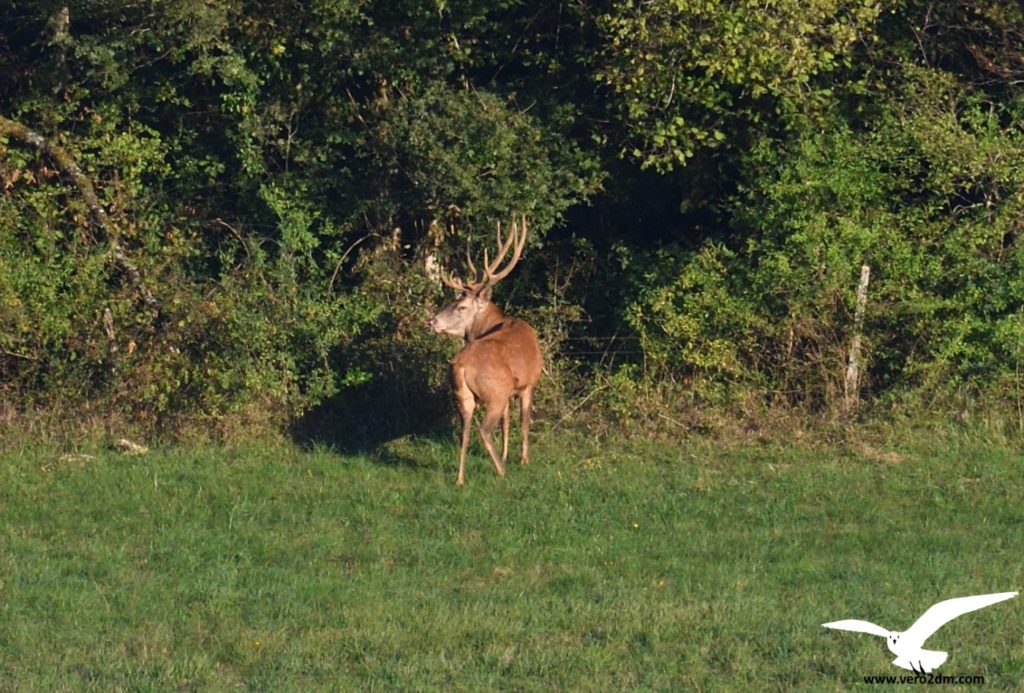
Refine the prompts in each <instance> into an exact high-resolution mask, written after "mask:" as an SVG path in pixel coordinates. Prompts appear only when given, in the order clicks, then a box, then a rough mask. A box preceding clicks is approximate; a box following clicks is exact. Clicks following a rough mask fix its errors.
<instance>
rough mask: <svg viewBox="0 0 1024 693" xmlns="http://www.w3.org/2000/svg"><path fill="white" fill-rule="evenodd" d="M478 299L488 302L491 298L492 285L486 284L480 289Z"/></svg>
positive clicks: (481, 301)
mask: <svg viewBox="0 0 1024 693" xmlns="http://www.w3.org/2000/svg"><path fill="white" fill-rule="evenodd" d="M476 300H477V301H478V302H480V303H486V302H487V301H490V300H491V287H490V286H485V287H482V288H481V289H480V291H478V292H477V294H476Z"/></svg>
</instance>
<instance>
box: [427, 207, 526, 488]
mask: <svg viewBox="0 0 1024 693" xmlns="http://www.w3.org/2000/svg"><path fill="white" fill-rule="evenodd" d="M525 243H526V217H525V216H523V217H522V222H521V228H520V225H519V224H517V223H516V222H515V221H513V222H512V234H511V235H510V236H509V237H508V238H506V239H504V240H502V237H501V224H500V223H499V224H498V253H497V256H496V257H495V259H494V261H493V262H490V261H489V260H488V257H487V251H486V250H485V251H484V276H483V279H482V280H480V279H478V276H477V270H476V267H475V266H474V265H473V260H472V258H470V257H469V255H468V253H467V256H466V261H467V263H468V265H469V269H470V271H471V272H472V273H473V279H472V280H470V281H467V282H463V281H460V280H458V279H455V278H453V277H451V276H448V275H446V274H445V273H443V272H442V273H441V280H442V281H443V282H444V283H445V284H447V285H448V286H449V287H451V288H453V289H455V290H456V291H457V292H459V297H458V298H456V299H455V301H454V302H453V303H451V304H449V305H447V306H445V307H444V308H443V309H442V310H441V311H440V312H439V313H438V314H437V315H435V316H434V317H433V318H432V319H431V320H430V322H429V323H428V326H429V327H430V329H432V330H433V331H434V332H437V333H445V334H451V335H455V336H457V337H462V338H463V339H464V340H465V346H464V347H463V348H462V351H460V352H459V353H458V354H456V355H455V358H453V359H452V363H451V377H452V387H453V389H454V390H455V402H456V404H457V405H458V408H459V414H460V415H461V416H462V450H461V452H460V453H459V476H458V478H457V479H456V483H457V484H458V485H459V486H461V485H463V484H464V483H466V471H465V470H466V450H467V449H468V448H469V432H470V428H471V427H472V424H473V410H474V409H476V405H477V402H478V401H480V402H483V405H484V407H485V410H484V419H483V422H481V424H480V436H481V437H482V438H483V441H484V447H485V448H487V452H488V453H490V455H491V460H492V461H493V462H494V469H495V471H496V472H497V473H498V476H505V461H506V460H507V459H508V429H509V401H510V400H511V399H512V397H514V396H517V395H518V396H519V402H520V409H519V411H520V424H521V426H522V431H523V453H522V463H523V464H528V463H529V462H530V444H529V435H530V406H531V404H532V402H533V391H534V388H536V387H537V381H538V380H540V371H541V355H540V344H539V343H538V342H537V334H536V333H535V332H534V331H533V328H532V327H530V326H529V325H527V324H526V323H525V322H523V321H522V320H517V319H516V318H513V317H510V316H508V315H506V314H505V312H504V311H503V310H502V309H501V308H499V307H498V306H496V305H495V304H494V303H493V302H492V301H491V289H492V287H493V286H494V285H495V284H496V283H498V282H499V281H500V280H502V279H504V278H505V277H506V276H508V274H509V272H511V271H512V268H513V267H515V266H516V263H517V262H519V256H520V255H521V254H522V252H523V246H524V245H525ZM509 250H512V257H511V259H510V260H509V261H508V263H507V264H506V265H505V267H504V268H502V269H499V267H500V265H501V264H502V263H503V262H504V261H505V256H506V255H508V251H509ZM499 420H501V422H502V427H501V432H502V442H501V458H500V459H499V458H498V453H497V452H495V450H494V443H493V442H492V441H491V434H492V433H493V432H494V428H495V427H496V426H497V425H498V421H499Z"/></svg>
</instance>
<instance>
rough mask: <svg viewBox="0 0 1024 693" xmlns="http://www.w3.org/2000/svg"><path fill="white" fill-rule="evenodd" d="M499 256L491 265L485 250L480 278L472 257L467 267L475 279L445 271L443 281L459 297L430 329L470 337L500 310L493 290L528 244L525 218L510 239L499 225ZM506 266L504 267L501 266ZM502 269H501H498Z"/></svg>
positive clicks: (442, 275) (434, 318)
mask: <svg viewBox="0 0 1024 693" xmlns="http://www.w3.org/2000/svg"><path fill="white" fill-rule="evenodd" d="M497 239H498V253H497V255H496V256H495V258H494V261H493V262H492V261H491V260H490V259H489V258H488V256H487V251H486V250H484V273H483V278H482V279H481V278H480V276H479V273H478V271H477V269H476V266H475V265H474V264H473V258H472V257H471V256H470V255H469V253H468V252H467V253H466V264H467V265H468V266H469V271H470V272H472V273H473V278H472V279H470V280H468V281H462V280H460V279H458V278H455V277H452V276H451V275H449V274H447V273H446V272H443V271H442V272H441V281H442V282H444V284H445V285H446V286H448V287H450V288H452V289H454V290H455V291H456V292H458V297H457V298H456V299H455V301H453V302H452V303H449V304H448V305H447V306H445V307H444V308H442V309H441V310H440V311H439V312H438V313H437V315H435V316H434V317H433V318H431V319H430V321H429V322H428V323H427V326H428V327H429V328H430V329H432V330H433V331H434V332H437V333H444V334H451V335H455V336H457V337H467V336H468V335H469V334H470V333H471V331H472V328H473V325H474V324H476V323H477V322H478V321H479V320H480V319H481V318H482V317H484V316H486V315H487V314H488V313H489V312H492V311H494V310H496V309H497V307H496V306H495V305H494V303H493V302H492V301H491V289H492V288H493V287H494V285H495V284H497V283H498V282H499V281H501V280H502V279H504V278H505V277H507V276H508V274H509V273H510V272H511V271H512V269H513V268H514V267H515V266H516V263H518V262H519V256H520V255H521V254H522V252H523V246H524V245H525V244H526V217H525V216H523V217H521V222H520V223H516V221H515V220H514V219H513V221H512V233H511V235H510V236H508V238H505V239H502V234H501V224H500V223H499V224H498V232H497ZM509 250H511V251H512V257H511V258H510V259H509V260H508V262H507V263H506V262H505V256H506V255H508V252H509ZM503 263H505V266H504V267H501V265H502V264H503ZM499 268H500V269H499Z"/></svg>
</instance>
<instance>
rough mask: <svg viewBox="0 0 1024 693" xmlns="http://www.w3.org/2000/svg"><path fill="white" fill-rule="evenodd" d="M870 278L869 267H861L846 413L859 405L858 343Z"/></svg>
mask: <svg viewBox="0 0 1024 693" xmlns="http://www.w3.org/2000/svg"><path fill="white" fill-rule="evenodd" d="M870 278H871V267H869V266H868V265H862V266H861V268H860V284H859V285H858V286H857V308H856V310H855V311H854V313H853V337H852V338H851V339H850V355H849V359H848V360H847V363H846V381H845V383H844V385H845V387H844V395H845V396H844V399H843V403H844V404H845V407H846V411H847V413H849V412H852V411H853V410H854V409H856V408H857V405H858V404H859V403H860V360H861V359H860V342H861V336H862V335H863V331H864V309H865V306H866V304H867V302H868V280H869V279H870Z"/></svg>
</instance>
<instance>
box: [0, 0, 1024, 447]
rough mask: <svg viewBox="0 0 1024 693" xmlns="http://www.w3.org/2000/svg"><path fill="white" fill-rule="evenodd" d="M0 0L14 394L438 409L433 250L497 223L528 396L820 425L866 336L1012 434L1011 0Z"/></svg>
mask: <svg viewBox="0 0 1024 693" xmlns="http://www.w3.org/2000/svg"><path fill="white" fill-rule="evenodd" d="M0 7H2V11H0V397H2V398H3V401H4V403H5V406H7V407H9V408H12V409H16V410H18V411H23V410H24V411H28V410H33V409H37V408H40V407H42V408H45V407H52V406H59V407H63V408H65V409H66V410H75V409H78V408H81V407H91V408H94V409H98V410H102V411H108V412H116V413H117V414H118V415H119V416H123V417H125V418H126V419H128V420H131V421H133V422H135V423H136V424H138V425H140V426H143V427H147V428H153V429H162V428H167V429H173V428H175V427H177V426H180V425H181V424H182V423H183V422H189V421H219V420H223V419H225V417H231V416H233V415H240V416H246V417H250V418H251V417H254V416H257V415H260V416H264V417H265V419H266V420H267V421H268V422H270V423H271V425H273V426H284V425H288V424H289V423H290V422H294V421H296V420H298V419H299V418H300V417H302V416H303V415H304V414H305V413H307V412H309V411H310V410H312V409H315V408H316V407H318V406H320V405H324V404H325V403H330V404H332V406H333V407H334V415H338V411H342V410H346V409H348V410H351V411H353V412H354V413H355V414H358V416H354V418H353V421H362V422H363V425H364V426H366V427H367V428H373V427H378V428H379V427H380V426H381V425H384V424H382V423H381V422H382V421H385V420H386V421H387V422H388V423H387V426H399V425H401V426H406V427H411V426H416V425H420V424H421V423H422V422H424V421H430V420H431V417H436V416H437V414H436V413H435V412H437V411H438V410H440V411H442V412H444V415H447V409H446V405H444V404H441V405H440V406H439V401H442V402H443V400H444V399H445V398H446V394H445V393H444V385H443V381H444V378H445V371H444V368H445V363H446V360H447V358H448V357H450V355H451V353H452V350H453V344H451V343H448V342H445V341H444V340H440V339H438V338H437V337H435V336H431V335H429V334H427V333H426V331H425V330H424V329H423V321H424V320H425V316H426V315H427V313H428V312H429V311H430V309H431V308H432V307H433V306H435V305H437V304H438V303H439V302H440V301H441V299H442V291H441V287H440V285H439V283H438V282H437V281H436V279H435V278H434V277H432V276H431V273H430V272H428V271H427V270H426V263H427V261H428V259H440V261H441V262H442V263H443V264H445V266H447V267H449V268H451V269H453V270H455V271H456V272H457V271H458V270H459V269H460V266H459V263H460V261H461V257H462V255H463V253H464V252H465V251H466V249H467V247H468V248H471V249H474V251H475V250H478V249H480V248H483V247H486V244H487V243H489V242H493V234H494V229H495V225H496V224H497V223H498V222H507V221H508V220H510V219H511V215H512V214H525V215H527V216H528V218H529V220H530V229H531V239H530V243H529V246H528V247H527V250H526V251H525V253H524V257H523V260H522V262H521V264H520V266H519V267H518V268H517V270H516V272H515V274H514V276H512V277H509V279H508V280H507V281H506V282H505V283H504V284H503V286H502V289H503V290H502V291H499V295H498V297H497V299H498V300H499V302H502V303H505V304H510V305H512V306H514V307H515V309H516V310H515V311H514V312H518V313H519V314H521V315H523V316H524V317H526V318H528V319H529V320H530V321H531V322H532V323H533V324H535V325H536V327H537V328H538V332H540V333H541V336H542V340H543V341H544V345H545V349H546V354H547V370H546V382H545V383H543V384H542V386H541V390H540V391H539V395H540V396H541V407H542V408H543V406H544V398H545V397H547V398H548V400H547V401H548V404H549V408H550V410H551V412H556V411H557V412H574V411H582V409H583V407H584V404H586V405H589V406H590V407H592V408H598V409H600V411H601V416H602V417H603V418H604V419H606V420H623V419H633V420H637V417H640V418H641V419H642V418H643V417H644V416H647V417H649V418H650V419H651V420H652V421H653V420H657V419H658V418H659V417H660V418H662V419H664V418H668V419H670V420H676V421H678V420H679V418H680V417H682V416H683V414H682V413H681V412H683V411H684V410H687V409H688V408H693V407H700V408H716V407H718V408H723V409H728V408H730V407H733V406H737V403H740V405H742V406H746V405H745V404H743V403H749V402H750V401H751V400H752V399H753V400H756V401H757V402H758V403H759V406H763V407H776V406H785V407H797V408H799V409H801V410H802V411H808V412H823V413H834V412H835V411H837V407H840V408H841V403H842V402H843V401H846V400H845V399H844V396H845V395H848V394H849V393H848V392H846V391H847V390H848V389H849V384H848V383H847V382H846V381H845V380H844V374H845V372H846V366H847V361H848V359H849V356H850V344H851V340H852V339H853V337H854V336H855V335H854V332H855V331H862V332H863V346H862V353H863V358H864V363H863V364H862V365H861V368H860V378H859V381H858V383H857V385H856V387H857V389H858V390H859V393H860V394H861V396H862V398H863V399H864V401H866V402H869V403H871V404H875V405H883V406H891V407H907V408H910V409H913V408H915V407H922V406H925V405H926V404H927V403H929V402H933V401H943V402H954V401H957V402H964V401H973V402H977V401H984V402H989V403H992V404H994V405H995V406H997V407H1000V408H1002V409H1003V410H1004V411H1007V412H1016V414H1014V415H1012V416H1016V417H1017V419H1018V420H1020V406H1019V402H1020V401H1021V399H1020V397H1021V394H1022V383H1021V372H1020V370H1021V361H1022V356H1024V354H1022V351H1024V312H1022V308H1024V271H1022V270H1024V267H1022V262H1024V253H1022V242H1021V238H1020V236H1021V228H1022V223H1024V222H1022V220H1024V128H1022V126H1024V99H1022V96H1021V85H1022V84H1024V10H1022V8H1021V7H1020V5H1019V3H1017V2H1016V1H1015V0H989V1H988V2H976V1H974V0H893V1H890V2H880V1H875V0H772V1H771V2H764V1H763V0H760V1H758V2H755V1H754V0H651V1H649V2H636V1H635V0H634V1H625V0H620V1H612V0H605V1H601V2H592V1H591V0H576V1H565V2H562V1H550V2H528V1H516V0H498V1H497V2H495V1H489V2H482V1H480V0H464V1H463V2H450V1H449V0H394V1H390V2H376V1H374V0H315V1H314V2H285V1H279V0H266V1H263V2H255V3H243V2H239V1H238V0H209V1H208V2H204V3H195V2H192V1H191V0H167V1H165V2H160V3H140V2H136V1H134V0H82V1H81V2H50V1H43V0H37V1H34V2H29V1H23V0H3V1H2V2H0ZM865 265H866V266H868V267H870V277H871V281H870V287H869V288H868V290H867V304H866V310H865V311H864V315H863V325H862V326H861V327H859V328H857V329H855V326H854V324H855V320H854V314H855V310H856V307H855V301H856V299H857V290H858V278H859V277H860V276H861V268H862V267H863V266H865ZM439 397H440V398H441V399H440V400H439V399H438V398H439ZM574 403H578V405H577V404H574ZM577 406H578V407H579V408H577ZM666 411H667V412H668V413H667V414H666ZM558 416H561V414H560V413H559V414H558V415H555V416H554V418H557V417H558ZM396 422H397V423H396Z"/></svg>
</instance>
